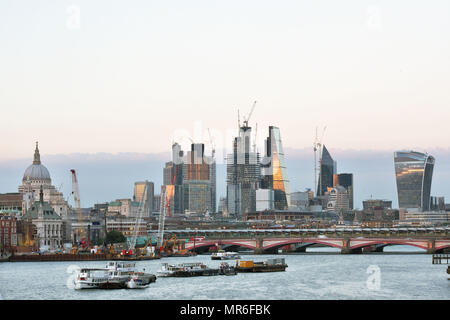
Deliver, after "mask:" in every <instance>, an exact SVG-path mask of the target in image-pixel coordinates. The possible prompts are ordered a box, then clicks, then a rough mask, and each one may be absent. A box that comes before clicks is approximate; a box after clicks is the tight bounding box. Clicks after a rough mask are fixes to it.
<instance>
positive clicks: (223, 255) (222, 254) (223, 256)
mask: <svg viewBox="0 0 450 320" xmlns="http://www.w3.org/2000/svg"><path fill="white" fill-rule="evenodd" d="M237 259H241V256H240V255H239V254H238V253H237V252H226V251H224V250H220V251H218V252H214V253H213V254H212V255H211V260H237Z"/></svg>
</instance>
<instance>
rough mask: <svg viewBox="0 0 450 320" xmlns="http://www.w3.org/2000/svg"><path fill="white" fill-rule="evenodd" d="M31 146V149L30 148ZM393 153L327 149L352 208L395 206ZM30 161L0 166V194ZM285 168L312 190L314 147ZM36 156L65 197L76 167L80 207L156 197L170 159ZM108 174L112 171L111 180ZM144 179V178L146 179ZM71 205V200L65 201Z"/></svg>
mask: <svg viewBox="0 0 450 320" xmlns="http://www.w3.org/2000/svg"><path fill="white" fill-rule="evenodd" d="M33 146H34V144H33ZM394 151H395V150H391V151H387V152H374V151H373V150H369V151H367V150H366V151H352V150H339V149H333V148H330V152H331V153H333V154H334V155H335V158H336V159H337V161H339V163H340V166H339V168H340V169H339V170H340V171H341V172H352V173H353V174H354V184H355V190H354V197H355V201H354V207H355V209H356V208H361V207H362V201H363V200H367V199H370V197H371V195H372V197H373V199H387V200H392V201H393V206H394V207H398V202H397V190H396V181H395V168H394V156H393V154H394ZM431 153H432V154H433V155H434V156H435V158H436V164H435V169H434V176H433V184H432V186H431V188H432V189H431V195H432V196H445V197H446V199H448V198H450V194H449V193H448V190H449V189H448V181H449V179H450V149H447V150H443V149H441V150H431ZM29 154H30V155H29V156H28V158H23V159H20V160H14V161H0V176H1V177H2V183H1V184H0V193H6V192H16V190H17V187H18V186H19V185H20V183H21V181H22V176H23V172H24V170H25V169H26V168H27V167H28V166H29V165H30V163H32V161H33V152H32V150H31V151H30V152H29ZM285 154H286V162H287V167H288V170H289V172H290V174H289V176H290V180H291V192H296V191H304V190H305V188H311V189H313V188H312V186H313V184H314V180H313V179H314V175H313V165H314V161H313V151H312V148H305V149H297V150H296V149H290V148H285ZM40 157H41V159H42V162H43V163H44V164H45V166H46V167H47V168H48V170H49V171H50V174H51V177H52V180H53V181H54V185H55V187H56V188H60V187H61V190H62V192H63V193H64V196H65V198H67V197H68V196H69V195H70V193H71V191H72V189H71V180H70V172H69V167H73V168H77V169H78V170H77V171H78V174H79V179H80V193H81V198H82V204H83V206H84V207H89V206H93V205H94V203H96V202H105V201H113V200H114V199H118V198H124V197H130V198H131V197H132V195H133V186H134V183H135V182H136V181H142V180H145V179H147V180H149V181H152V182H154V183H155V194H157V193H159V190H160V186H161V184H162V182H163V177H162V168H163V167H164V163H166V162H167V160H168V159H170V154H169V153H167V154H137V153H136V154H127V153H123V154H107V153H99V154H96V155H94V154H90V155H89V154H70V155H49V154H46V152H45V147H44V146H43V144H42V143H41V144H40ZM110 172H115V175H113V176H112V175H111V174H110ZM146 174H147V176H145V175H146ZM225 180H226V168H225V165H218V166H217V201H219V199H220V197H223V196H225V195H226V182H225ZM69 202H70V203H73V199H71V200H70V201H69Z"/></svg>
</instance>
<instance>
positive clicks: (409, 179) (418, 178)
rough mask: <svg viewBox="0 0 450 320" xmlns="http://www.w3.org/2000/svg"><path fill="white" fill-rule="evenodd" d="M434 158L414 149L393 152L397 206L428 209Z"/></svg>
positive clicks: (419, 209) (421, 209)
mask: <svg viewBox="0 0 450 320" xmlns="http://www.w3.org/2000/svg"><path fill="white" fill-rule="evenodd" d="M434 163H435V159H434V157H432V156H431V155H428V154H424V153H420V152H415V151H398V152H395V153H394V165H395V177H396V182H397V194H398V204H399V208H401V209H402V208H403V209H410V210H417V211H428V210H430V202H431V201H430V200H431V182H432V177H433V168H434Z"/></svg>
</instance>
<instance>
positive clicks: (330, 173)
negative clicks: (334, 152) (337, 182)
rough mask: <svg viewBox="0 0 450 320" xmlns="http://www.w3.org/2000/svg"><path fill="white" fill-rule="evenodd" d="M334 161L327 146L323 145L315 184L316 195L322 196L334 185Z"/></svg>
mask: <svg viewBox="0 0 450 320" xmlns="http://www.w3.org/2000/svg"><path fill="white" fill-rule="evenodd" d="M336 167H337V166H336V161H334V160H333V158H332V157H331V155H330V153H329V152H328V150H327V148H326V147H325V146H323V148H322V156H321V158H320V173H319V183H318V185H317V195H318V196H323V195H324V194H325V192H327V191H328V188H332V187H333V186H334V183H333V179H334V175H335V174H336V171H337V169H336Z"/></svg>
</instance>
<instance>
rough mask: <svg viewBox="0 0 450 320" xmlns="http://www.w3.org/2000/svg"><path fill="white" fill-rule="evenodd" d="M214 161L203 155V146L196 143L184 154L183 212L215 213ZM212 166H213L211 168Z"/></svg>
mask: <svg viewBox="0 0 450 320" xmlns="http://www.w3.org/2000/svg"><path fill="white" fill-rule="evenodd" d="M214 161H215V159H214V158H213V157H207V156H206V155H205V145H204V144H200V143H196V144H192V145H191V150H190V151H188V152H186V156H185V158H184V161H183V162H184V163H183V181H182V185H183V211H184V212H185V213H189V214H192V213H207V212H209V213H215V212H216V181H215V179H216V172H215V163H214ZM213 164H214V166H213Z"/></svg>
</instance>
